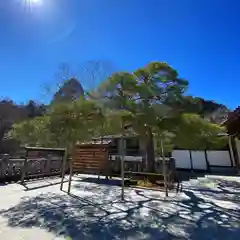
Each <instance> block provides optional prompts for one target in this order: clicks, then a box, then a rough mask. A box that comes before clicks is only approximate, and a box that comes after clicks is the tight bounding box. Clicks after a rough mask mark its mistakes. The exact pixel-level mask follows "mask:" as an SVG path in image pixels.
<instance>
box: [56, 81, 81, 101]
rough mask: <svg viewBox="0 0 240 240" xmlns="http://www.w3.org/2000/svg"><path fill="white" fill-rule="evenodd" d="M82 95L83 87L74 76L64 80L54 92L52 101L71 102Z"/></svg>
mask: <svg viewBox="0 0 240 240" xmlns="http://www.w3.org/2000/svg"><path fill="white" fill-rule="evenodd" d="M82 96H84V89H83V87H82V85H81V83H80V82H79V81H78V80H77V79H76V78H70V79H69V80H67V81H65V82H64V83H63V85H62V86H61V87H60V89H59V90H58V91H57V92H56V93H55V95H54V97H53V101H52V103H56V102H58V103H59V102H71V101H74V100H76V99H78V98H80V97H82Z"/></svg>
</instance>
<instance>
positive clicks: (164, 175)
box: [160, 138, 168, 197]
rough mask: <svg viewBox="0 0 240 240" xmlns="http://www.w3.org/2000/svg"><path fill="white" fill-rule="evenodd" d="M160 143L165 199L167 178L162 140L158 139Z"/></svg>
mask: <svg viewBox="0 0 240 240" xmlns="http://www.w3.org/2000/svg"><path fill="white" fill-rule="evenodd" d="M160 143H161V151H162V163H163V164H162V166H163V178H164V188H165V194H166V197H168V184H167V176H166V159H165V156H164V149H163V142H162V138H160Z"/></svg>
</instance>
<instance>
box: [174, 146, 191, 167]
mask: <svg viewBox="0 0 240 240" xmlns="http://www.w3.org/2000/svg"><path fill="white" fill-rule="evenodd" d="M172 156H173V157H174V158H175V164H176V168H185V169H191V161H190V153H189V151H188V150H173V152H172Z"/></svg>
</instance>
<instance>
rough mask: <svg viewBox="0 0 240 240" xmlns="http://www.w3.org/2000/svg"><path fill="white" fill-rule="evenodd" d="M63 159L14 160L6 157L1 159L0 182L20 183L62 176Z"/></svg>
mask: <svg viewBox="0 0 240 240" xmlns="http://www.w3.org/2000/svg"><path fill="white" fill-rule="evenodd" d="M61 164H62V159H61V158H28V159H27V162H26V165H25V159H24V158H18V159H13V158H10V157H9V156H4V157H3V158H2V159H0V181H18V180H20V179H22V176H23V172H24V169H25V177H24V178H34V177H43V176H52V175H58V174H59V175H60V172H61Z"/></svg>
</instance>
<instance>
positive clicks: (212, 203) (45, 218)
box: [0, 175, 240, 240]
mask: <svg viewBox="0 0 240 240" xmlns="http://www.w3.org/2000/svg"><path fill="white" fill-rule="evenodd" d="M59 182H60V179H59V178H51V179H50V178H49V179H44V180H35V181H31V182H27V183H26V185H25V186H22V185H19V184H16V183H14V184H8V185H1V186H0V239H3V240H4V239H8V240H30V239H31V240H32V239H34V238H37V239H41V240H57V239H58V240H63V239H74V240H82V239H98V240H101V239H129V240H130V239H139V240H140V239H151V240H152V239H201V240H202V239H204V240H207V239H218V240H219V239H239V236H240V201H239V200H240V177H220V176H206V177H204V178H198V179H197V180H191V181H188V182H184V183H183V192H182V193H178V194H177V193H175V192H172V193H170V196H169V197H168V198H165V197H164V193H163V192H160V191H150V190H140V189H138V190H137V189H131V188H126V190H125V201H124V202H122V201H121V200H120V193H121V188H120V187H119V186H116V183H117V180H112V181H106V180H100V182H98V183H97V180H96V178H94V177H93V176H86V175H85V176H84V175H78V176H75V177H74V182H73V184H72V190H71V195H70V196H68V195H67V194H66V193H65V192H61V191H60V190H59V188H60V185H59V184H58V183H59ZM64 189H65V190H66V189H67V183H65V184H64Z"/></svg>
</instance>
